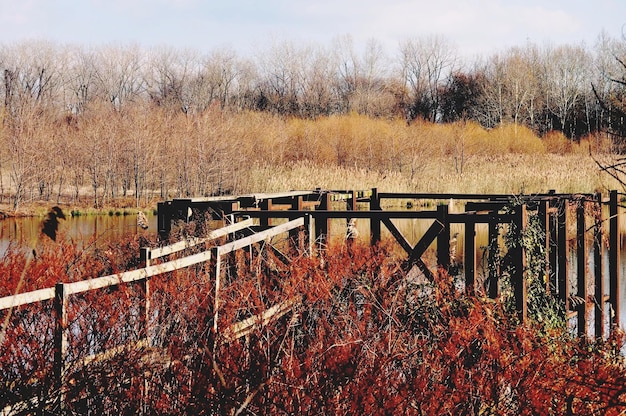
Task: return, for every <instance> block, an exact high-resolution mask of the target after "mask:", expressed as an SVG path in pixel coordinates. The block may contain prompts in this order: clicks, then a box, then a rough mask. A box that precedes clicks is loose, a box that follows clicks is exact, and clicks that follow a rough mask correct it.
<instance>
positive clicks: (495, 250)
mask: <svg viewBox="0 0 626 416" xmlns="http://www.w3.org/2000/svg"><path fill="white" fill-rule="evenodd" d="M496 217H497V213H496V212H492V213H490V214H489V237H488V238H489V242H488V243H487V244H488V250H489V255H488V264H489V266H488V269H489V271H488V276H487V283H488V284H487V295H488V296H489V297H490V298H491V299H496V298H497V297H498V295H499V294H500V288H499V282H498V277H499V276H500V267H499V259H500V246H499V244H498V237H499V236H500V232H499V227H498V219H497V218H496Z"/></svg>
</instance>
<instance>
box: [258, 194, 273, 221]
mask: <svg viewBox="0 0 626 416" xmlns="http://www.w3.org/2000/svg"><path fill="white" fill-rule="evenodd" d="M261 209H262V210H263V211H271V210H272V200H271V199H270V198H266V199H264V200H262V201H261ZM260 222H261V227H264V228H267V227H269V226H270V219H269V217H265V218H261V219H260Z"/></svg>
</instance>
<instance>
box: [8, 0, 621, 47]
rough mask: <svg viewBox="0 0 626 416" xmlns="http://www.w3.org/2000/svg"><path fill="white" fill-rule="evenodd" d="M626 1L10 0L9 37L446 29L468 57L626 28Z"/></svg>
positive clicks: (88, 40)
mask: <svg viewBox="0 0 626 416" xmlns="http://www.w3.org/2000/svg"><path fill="white" fill-rule="evenodd" d="M625 24H626V1H624V0H524V1H522V0H436V1H434V0H427V1H422V0H412V1H411V0H384V1H375V0H307V1H301V0H266V1H260V0H257V1H254V0H223V1H214V0H209V1H202V0H0V43H13V42H18V41H21V40H27V39H46V40H51V41H55V42H58V43H61V44H66V43H69V44H80V45H87V46H89V45H94V46H97V45H101V44H108V43H118V44H119V43H122V44H126V43H137V44H139V45H141V46H145V47H150V46H155V45H169V46H173V47H176V48H191V49H196V50H199V51H201V52H209V51H211V50H214V49H216V48H223V47H228V48H231V49H234V50H235V51H237V52H239V53H241V54H242V55H246V54H249V53H254V52H255V51H258V50H259V48H261V50H262V48H264V47H265V46H267V45H268V44H270V43H271V42H272V41H276V40H278V41H280V40H289V41H293V42H294V43H298V42H303V43H314V44H321V45H324V46H330V45H331V44H332V40H333V39H334V38H336V37H339V36H344V35H350V36H351V37H352V38H353V40H354V42H355V44H356V45H357V46H359V45H363V44H365V43H366V42H367V41H368V40H369V39H376V40H377V41H379V42H380V43H381V44H382V45H383V46H384V48H385V50H386V51H388V52H390V53H394V52H396V51H397V49H398V44H399V42H401V41H402V40H406V39H409V38H418V37H420V36H424V35H442V36H444V37H445V38H446V39H448V40H449V41H450V42H451V43H452V44H453V45H455V46H456V47H457V48H458V51H459V52H460V53H461V54H462V55H465V56H474V55H476V54H482V55H489V54H491V53H494V52H497V51H499V50H502V49H504V48H506V47H508V46H514V45H519V46H521V45H523V44H524V43H525V42H526V41H528V40H529V41H531V42H534V43H537V44H543V43H545V42H550V43H553V44H563V43H569V44H580V43H581V42H585V43H586V44H587V45H588V46H590V47H592V46H593V44H594V42H595V40H596V39H597V37H598V35H599V34H600V32H601V31H602V30H604V31H606V33H607V34H608V35H609V36H611V37H614V38H620V39H621V37H622V27H624V25H625Z"/></svg>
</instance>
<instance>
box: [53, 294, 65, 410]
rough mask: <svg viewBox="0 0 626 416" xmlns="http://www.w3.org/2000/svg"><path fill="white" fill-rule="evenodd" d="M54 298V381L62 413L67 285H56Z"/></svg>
mask: <svg viewBox="0 0 626 416" xmlns="http://www.w3.org/2000/svg"><path fill="white" fill-rule="evenodd" d="M54 289H55V296H54V312H55V326H54V380H55V383H56V386H55V387H56V389H57V391H58V398H59V408H60V409H61V412H63V411H64V409H65V392H64V390H65V376H66V374H65V372H66V366H65V358H66V355H67V346H68V340H67V333H66V329H67V294H66V291H65V284H64V283H62V282H59V283H57V284H56V285H55V287H54Z"/></svg>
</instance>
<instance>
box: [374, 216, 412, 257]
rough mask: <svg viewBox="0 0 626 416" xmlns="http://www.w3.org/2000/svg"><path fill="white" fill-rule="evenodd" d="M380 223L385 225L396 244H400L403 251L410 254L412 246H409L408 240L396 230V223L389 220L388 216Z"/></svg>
mask: <svg viewBox="0 0 626 416" xmlns="http://www.w3.org/2000/svg"><path fill="white" fill-rule="evenodd" d="M382 223H383V224H384V225H385V227H387V229H388V230H389V232H390V233H391V235H392V236H393V237H394V238H395V239H396V241H397V242H398V244H400V246H402V248H403V249H404V251H406V254H408V255H409V256H410V255H411V251H413V247H411V244H410V243H409V242H408V240H407V239H406V238H404V236H403V235H402V233H401V232H400V230H398V227H396V225H395V224H394V223H393V222H391V219H389V218H383V219H382Z"/></svg>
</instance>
